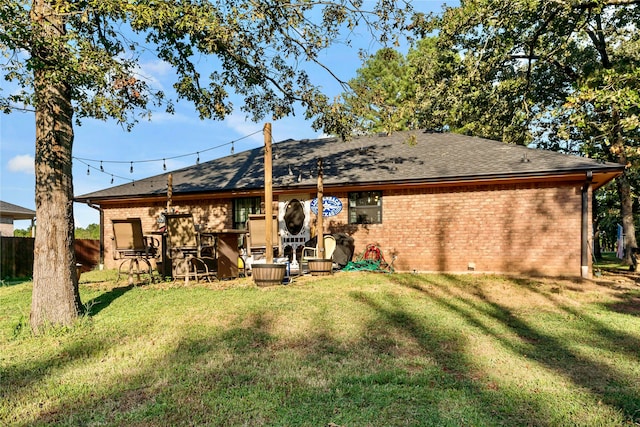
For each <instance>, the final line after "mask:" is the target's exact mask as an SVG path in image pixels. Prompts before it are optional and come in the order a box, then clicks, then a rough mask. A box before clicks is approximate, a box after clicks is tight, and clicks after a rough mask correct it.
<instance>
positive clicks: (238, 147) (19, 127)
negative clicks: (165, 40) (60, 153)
mask: <svg viewBox="0 0 640 427" xmlns="http://www.w3.org/2000/svg"><path fill="white" fill-rule="evenodd" d="M365 3H367V2H365ZM452 3H457V2H448V4H452ZM442 5H443V2H442V1H427V0H423V1H414V2H413V6H414V8H415V9H416V10H419V11H422V12H430V11H435V12H439V11H441V9H442ZM351 38H352V44H353V46H352V47H347V46H345V45H344V44H339V45H335V46H333V47H331V48H330V49H329V50H327V51H326V52H325V54H324V57H321V60H323V62H324V64H325V65H327V66H328V67H329V68H330V69H331V70H332V71H333V72H334V73H335V74H336V75H337V76H338V77H339V78H340V79H342V80H344V81H347V80H349V79H351V78H353V77H355V75H356V70H357V69H358V68H359V67H360V65H361V63H360V59H359V58H358V55H357V52H358V49H359V48H365V49H368V50H370V51H371V52H375V51H376V50H377V49H378V48H380V47H381V46H379V45H376V44H375V43H373V42H372V40H371V38H370V37H369V36H368V35H366V34H364V33H363V34H361V35H358V34H354V35H352V36H351ZM400 50H402V51H406V48H404V49H402V48H401V49H400ZM141 68H142V72H143V73H144V75H145V76H147V78H149V79H150V80H151V81H152V82H153V84H154V86H155V87H157V88H162V89H164V90H167V92H170V77H171V70H170V69H169V67H168V66H167V65H166V64H164V63H162V62H160V61H158V60H154V59H153V58H149V59H147V60H144V61H143V62H142V64H141ZM308 71H309V72H310V73H311V76H312V79H313V81H314V83H315V84H317V85H319V86H321V87H322V89H323V91H324V93H325V94H326V95H328V96H330V97H334V96H337V95H339V94H340V93H341V92H342V88H341V87H340V85H339V84H338V82H337V81H335V80H334V79H333V78H332V77H331V76H330V75H329V74H328V73H326V72H325V71H322V70H320V69H318V70H308ZM4 85H6V83H3V91H4V90H10V88H6V87H4ZM4 93H6V92H4ZM232 99H233V98H232ZM239 104H240V100H237V101H236V102H234V105H236V111H235V112H234V113H233V114H232V115H231V116H229V117H227V119H225V120H224V121H211V120H209V121H201V120H199V118H198V116H197V114H196V113H195V112H194V111H193V108H192V107H191V105H190V104H188V103H186V102H184V103H179V104H177V105H176V113H175V114H174V115H168V114H166V113H163V112H156V113H154V114H153V116H152V120H151V121H150V122H148V121H141V122H140V123H138V124H137V125H136V126H135V127H134V128H133V130H132V131H131V132H127V131H126V130H125V129H124V128H122V127H120V126H119V125H118V124H117V123H115V122H113V121H107V122H103V121H98V120H84V121H83V124H82V126H79V127H78V126H76V127H75V141H74V147H73V156H74V157H75V158H82V159H96V160H103V161H104V162H105V163H104V169H105V172H106V173H100V171H99V170H96V169H91V170H90V174H87V165H86V164H84V163H82V162H80V161H77V160H74V166H73V178H74V179H73V185H74V194H75V195H81V194H85V193H89V192H92V191H96V190H101V189H104V188H107V187H110V186H112V185H119V184H123V183H125V182H127V181H124V180H123V179H121V178H119V177H123V178H127V179H142V178H146V177H149V176H153V175H157V174H160V173H163V172H164V170H163V163H166V167H167V170H175V169H179V168H182V167H185V166H189V165H192V164H195V163H196V156H195V155H194V156H187V157H180V158H176V159H171V160H166V161H164V162H163V161H162V160H160V161H159V162H146V161H147V160H151V159H163V158H164V159H168V158H171V157H176V156H182V155H184V154H188V153H196V152H198V151H200V152H201V154H200V162H205V161H209V160H212V159H215V158H219V157H223V156H226V155H228V154H230V146H229V145H223V144H227V143H229V142H231V141H237V142H234V149H235V151H236V152H239V151H244V150H248V149H252V148H256V147H259V146H261V145H263V135H262V133H261V130H262V127H263V125H264V123H265V121H266V120H265V121H263V122H260V123H254V122H251V121H249V120H247V119H245V114H244V113H242V112H241V111H239V108H238V107H239ZM296 113H297V116H296V117H289V118H286V119H283V120H278V121H272V122H271V123H272V134H273V139H274V142H277V141H281V140H284V139H288V138H294V139H304V138H316V137H320V136H322V135H321V134H320V133H318V132H316V131H314V130H313V129H312V128H311V124H310V122H306V121H305V120H304V119H303V118H302V117H301V116H302V113H303V111H302V110H298V111H297V112H296ZM34 122H35V119H34V115H33V113H20V112H14V113H12V114H10V115H5V114H0V141H1V144H0V200H3V201H5V202H9V203H13V204H16V205H19V206H22V207H25V208H29V209H34V210H35V191H34V186H35V178H34V152H35V126H34ZM256 132H257V133H256ZM250 134H254V135H252V136H250V137H247V138H245V137H246V136H247V135H250ZM220 145H223V146H222V147H220V148H217V149H213V150H210V149H211V148H212V147H217V146H220ZM205 150H206V151H205ZM109 161H122V162H125V163H122V164H115V163H108V162H109ZM131 161H132V162H134V172H133V173H130V167H131V165H130V163H127V162H131ZM138 162H142V163H138ZM91 164H92V165H93V166H95V167H99V163H91ZM111 175H113V176H114V180H113V184H111V179H112V177H111ZM74 216H75V222H76V227H87V226H88V225H89V224H92V223H95V224H97V223H98V222H99V215H98V212H97V211H96V210H94V209H92V208H90V207H88V206H86V205H84V204H78V203H76V204H75V205H74ZM28 226H29V222H26V221H18V222H16V224H15V227H16V228H27V227H28Z"/></svg>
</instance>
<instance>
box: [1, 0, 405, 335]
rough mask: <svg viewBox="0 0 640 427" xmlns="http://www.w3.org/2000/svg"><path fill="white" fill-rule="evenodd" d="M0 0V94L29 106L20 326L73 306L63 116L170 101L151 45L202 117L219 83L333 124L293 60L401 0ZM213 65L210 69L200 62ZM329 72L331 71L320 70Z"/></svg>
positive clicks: (261, 108) (258, 112)
mask: <svg viewBox="0 0 640 427" xmlns="http://www.w3.org/2000/svg"><path fill="white" fill-rule="evenodd" d="M362 3H363V2H362V1H361V0H331V1H325V0H323V1H313V0H260V1H258V0H178V1H176V0H79V1H76V0H33V1H25V0H0V49H1V50H2V53H3V54H4V58H5V60H4V62H2V64H1V65H0V67H1V69H2V72H3V77H4V79H5V80H8V81H11V82H13V84H14V85H17V87H18V90H16V91H12V92H11V93H2V94H1V95H2V98H0V102H1V103H2V106H3V108H4V110H5V112H9V111H11V110H13V109H15V108H16V107H19V108H26V109H28V108H33V109H34V110H35V116H36V120H35V126H36V142H35V143H36V156H35V157H36V159H35V163H36V165H35V166H36V168H35V169H36V215H37V218H38V231H37V234H36V241H35V262H34V275H33V297H32V307H31V319H30V321H31V327H32V329H33V330H34V331H35V332H38V331H41V330H42V329H43V327H45V326H46V325H49V324H53V325H70V324H72V323H73V321H74V320H75V319H76V317H77V316H78V315H79V313H80V312H81V309H82V306H81V301H80V296H79V292H78V283H77V279H76V275H75V255H74V251H73V246H74V245H73V239H74V237H73V230H74V222H73V181H72V173H71V166H72V148H73V139H74V133H73V128H74V124H76V123H78V122H79V121H81V120H82V119H83V118H85V117H93V118H98V119H110V118H113V119H115V120H116V121H117V122H119V123H121V124H125V125H126V126H132V125H133V124H134V123H135V122H136V120H137V119H138V118H139V116H140V115H145V114H148V113H149V111H151V110H153V109H154V108H157V106H158V105H160V104H162V105H164V108H166V109H167V110H169V111H172V108H173V101H175V100H168V99H165V94H164V93H162V92H159V91H155V92H154V91H153V88H152V87H150V85H149V84H148V83H147V82H146V81H145V80H144V79H143V78H140V77H139V75H138V74H137V69H138V67H139V61H138V59H139V57H140V54H141V52H142V51H143V50H144V51H145V52H148V51H154V52H155V54H156V55H157V57H158V58H160V59H161V60H163V61H165V62H167V63H168V64H170V65H171V66H172V67H173V68H174V70H175V73H176V81H175V83H174V86H173V87H174V90H175V93H176V94H177V99H178V100H179V99H184V100H187V101H190V102H191V103H193V105H194V106H195V108H196V110H197V112H198V114H199V115H200V117H201V118H202V119H224V118H225V117H226V116H227V115H228V114H229V113H230V112H231V111H232V107H233V106H232V105H231V102H230V97H229V94H230V93H235V94H238V95H240V96H241V97H242V98H243V100H244V104H243V106H242V109H243V110H244V111H245V112H247V113H248V114H249V115H250V116H251V117H252V118H253V119H254V120H260V119H262V118H263V117H265V116H270V118H272V119H277V118H280V117H283V116H286V115H289V114H291V113H292V112H293V110H294V106H298V108H302V109H303V111H304V114H305V116H306V117H307V118H314V122H313V123H314V127H315V128H316V129H320V128H323V129H324V130H325V131H329V132H331V131H333V132H339V133H344V132H347V131H348V130H346V129H344V128H341V125H342V124H343V123H344V122H343V121H342V120H340V119H339V118H336V117H335V115H334V113H335V112H336V109H332V108H331V105H330V104H331V103H330V101H329V100H328V99H327V97H326V96H325V95H323V94H322V93H321V91H320V90H319V89H318V87H316V86H315V85H314V82H312V81H311V79H310V76H309V75H308V74H307V72H306V71H305V67H304V64H308V63H316V64H318V65H320V66H322V64H320V62H319V61H318V55H319V53H320V52H321V51H322V50H323V49H325V48H327V47H328V46H329V45H331V44H332V43H333V42H334V41H335V40H336V38H337V37H339V36H340V32H341V30H353V29H354V28H356V27H357V26H358V25H360V29H364V30H365V31H371V32H372V33H376V34H379V35H380V36H381V37H382V38H383V40H386V39H387V37H388V35H389V34H394V33H397V32H398V31H399V30H401V29H402V28H403V27H402V26H403V21H404V18H405V13H406V12H408V11H409V10H410V6H409V5H408V4H407V2H405V1H396V0H380V1H378V2H375V3H369V4H370V5H371V9H370V10H368V11H365V10H363V8H362ZM211 70H213V71H211ZM327 71H328V72H330V70H327Z"/></svg>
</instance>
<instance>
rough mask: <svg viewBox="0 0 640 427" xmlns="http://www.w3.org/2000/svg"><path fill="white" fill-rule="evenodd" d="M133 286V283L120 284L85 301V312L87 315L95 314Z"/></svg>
mask: <svg viewBox="0 0 640 427" xmlns="http://www.w3.org/2000/svg"><path fill="white" fill-rule="evenodd" d="M133 288H134V285H127V286H120V287H118V288H113V289H111V290H110V291H108V292H105V293H104V294H102V295H100V296H98V297H95V298H93V299H91V300H89V301H87V302H86V303H85V304H84V311H85V314H88V315H89V316H95V315H96V314H98V313H100V312H101V311H102V310H104V309H105V308H107V307H108V306H109V305H110V304H111V303H112V302H113V301H115V300H116V299H118V298H120V297H121V296H122V295H124V294H125V293H127V292H128V291H130V290H131V289H133Z"/></svg>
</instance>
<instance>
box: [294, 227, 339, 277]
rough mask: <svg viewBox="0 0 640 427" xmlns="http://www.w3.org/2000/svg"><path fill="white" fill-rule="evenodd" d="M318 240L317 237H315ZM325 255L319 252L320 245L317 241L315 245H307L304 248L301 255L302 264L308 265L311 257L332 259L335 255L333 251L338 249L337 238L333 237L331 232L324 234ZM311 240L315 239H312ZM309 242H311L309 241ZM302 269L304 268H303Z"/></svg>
mask: <svg viewBox="0 0 640 427" xmlns="http://www.w3.org/2000/svg"><path fill="white" fill-rule="evenodd" d="M314 239H315V240H316V242H317V241H318V240H317V237H315V238H314ZM323 239H324V255H322V256H321V255H320V254H319V253H318V245H317V243H316V245H315V246H305V247H303V248H302V257H301V261H300V264H301V266H306V265H308V264H309V258H319V257H321V258H324V259H332V257H333V252H334V251H335V250H336V244H337V243H336V238H335V237H333V236H332V235H331V234H325V235H324V238H323ZM311 241H313V239H311ZM307 243H309V242H307ZM301 270H302V268H301Z"/></svg>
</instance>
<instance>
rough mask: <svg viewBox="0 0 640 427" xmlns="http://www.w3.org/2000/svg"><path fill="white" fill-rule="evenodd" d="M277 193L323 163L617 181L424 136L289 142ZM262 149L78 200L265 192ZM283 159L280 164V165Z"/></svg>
mask: <svg viewBox="0 0 640 427" xmlns="http://www.w3.org/2000/svg"><path fill="white" fill-rule="evenodd" d="M273 152H274V160H273V188H274V190H277V189H296V188H299V189H304V188H309V187H315V185H316V180H317V174H316V170H317V169H316V168H317V160H318V159H319V158H322V159H323V164H324V185H325V186H326V187H332V186H353V185H376V184H393V183H397V184H402V183H439V182H453V181H455V182H465V181H478V180H483V181H484V180H492V179H509V178H527V177H532V178H533V177H544V176H551V175H563V174H576V173H584V174H586V173H587V172H588V171H591V172H592V173H593V174H594V176H596V175H597V174H598V175H599V176H601V178H599V179H600V181H598V180H594V184H595V185H596V186H598V185H600V184H602V183H603V182H605V181H608V180H610V179H611V178H613V177H615V176H617V175H619V174H620V173H621V172H622V170H623V169H624V167H623V166H621V165H619V164H616V163H602V162H598V161H596V160H593V159H588V158H584V157H578V156H572V155H566V154H561V153H556V152H551V151H544V150H539V149H532V148H527V147H523V146H517V145H507V144H504V143H501V142H497V141H492V140H487V139H482V138H476V137H470V136H464V135H457V134H452V133H431V132H424V131H407V132H395V133H393V134H391V135H373V136H363V137H358V138H355V139H353V140H351V141H349V142H344V141H342V140H339V139H337V138H322V139H313V140H285V141H282V142H278V143H275V144H273ZM263 153H264V150H263V147H259V148H255V149H252V150H248V151H244V152H241V153H237V154H233V155H230V156H226V157H222V158H219V159H216V160H212V161H209V162H206V163H200V164H198V165H194V166H190V167H186V168H183V169H179V170H175V171H172V172H167V173H164V174H161V175H156V176H153V177H150V178H146V179H142V180H139V181H135V183H134V184H131V183H127V184H123V185H119V186H114V187H110V188H107V189H104V190H100V191H96V192H93V193H88V194H84V195H81V196H79V197H76V200H77V201H89V200H90V201H99V200H107V199H120V198H138V197H149V196H160V195H163V194H166V192H167V189H166V183H167V176H168V174H169V173H171V174H173V193H174V195H175V194H182V195H186V194H198V193H216V192H230V191H250V190H259V189H262V188H263V187H264V154H263ZM275 154H277V156H275ZM276 157H277V158H276Z"/></svg>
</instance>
